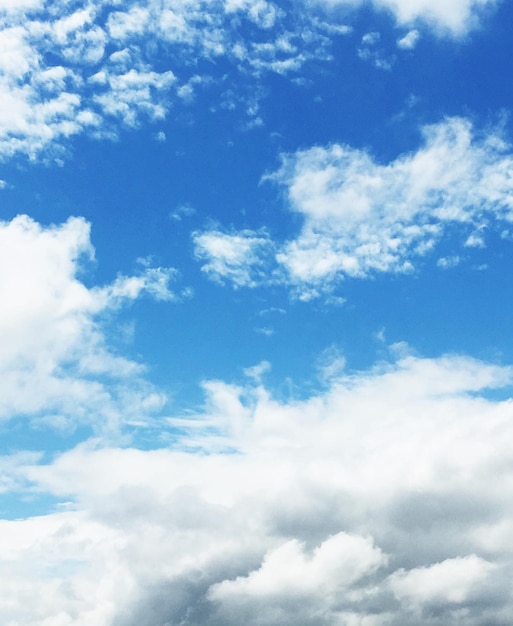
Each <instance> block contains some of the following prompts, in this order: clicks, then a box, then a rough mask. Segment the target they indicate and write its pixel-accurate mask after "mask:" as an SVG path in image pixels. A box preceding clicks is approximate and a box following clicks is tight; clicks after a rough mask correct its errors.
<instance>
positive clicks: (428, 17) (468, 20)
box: [316, 0, 500, 37]
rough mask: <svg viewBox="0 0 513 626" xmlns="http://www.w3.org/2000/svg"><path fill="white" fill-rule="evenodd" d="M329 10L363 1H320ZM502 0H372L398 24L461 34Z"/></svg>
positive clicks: (356, 5) (473, 25)
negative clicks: (392, 16)
mask: <svg viewBox="0 0 513 626" xmlns="http://www.w3.org/2000/svg"><path fill="white" fill-rule="evenodd" d="M316 1H317V3H318V4H320V5H323V6H325V7H326V8H328V9H333V8H337V7H350V8H351V7H355V8H356V7H359V6H361V5H362V4H363V0H316ZM499 2H500V0H452V1H451V2H446V1H445V0H372V4H373V5H374V7H375V8H376V9H378V10H380V9H381V10H382V9H385V10H387V11H389V12H391V13H392V14H393V15H394V17H395V19H396V20H397V23H398V24H401V25H411V24H415V23H417V22H419V21H420V22H423V23H424V24H425V25H428V26H430V27H432V28H433V29H434V30H435V31H436V32H437V33H439V34H441V35H449V36H453V37H461V36H463V35H465V34H466V33H467V32H469V31H470V30H472V29H473V28H477V27H478V26H479V24H480V17H481V15H482V14H483V13H485V12H486V11H489V10H492V9H494V8H495V7H496V6H497V5H498V4H499Z"/></svg>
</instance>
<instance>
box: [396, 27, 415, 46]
mask: <svg viewBox="0 0 513 626" xmlns="http://www.w3.org/2000/svg"><path fill="white" fill-rule="evenodd" d="M419 39H420V33H419V31H418V30H417V29H414V30H410V31H409V32H407V33H406V35H405V36H404V37H401V39H398V40H397V47H398V48H401V49H402V50H413V49H414V48H415V46H416V45H417V43H418V41H419Z"/></svg>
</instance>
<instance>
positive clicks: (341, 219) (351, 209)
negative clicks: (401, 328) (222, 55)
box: [196, 118, 513, 298]
mask: <svg viewBox="0 0 513 626" xmlns="http://www.w3.org/2000/svg"><path fill="white" fill-rule="evenodd" d="M423 136H424V144H423V145H422V146H421V147H420V148H419V149H418V150H417V151H416V152H412V153H408V154H404V155H401V156H399V157H398V158H397V159H395V160H394V161H391V162H389V163H384V164H383V163H379V162H378V161H376V159H375V158H374V157H373V156H372V155H371V154H369V153H368V152H366V151H363V150H357V149H354V148H351V147H350V146H346V145H340V144H334V145H330V146H327V147H315V148H310V149H307V150H304V151H299V152H297V153H294V154H289V155H285V156H284V157H283V161H282V166H281V168H280V169H279V170H278V171H277V172H276V173H274V174H272V175H270V176H268V177H267V178H268V179H271V180H273V181H275V182H277V183H278V184H280V185H281V186H283V187H284V189H285V193H286V195H287V198H288V203H289V208H290V210H291V211H292V212H294V213H297V214H299V215H300V216H301V218H302V220H303V223H302V227H301V230H300V232H299V233H298V235H297V236H296V237H294V238H292V239H290V240H287V241H284V242H281V243H279V244H278V243H276V245H275V247H274V248H273V247H271V246H270V245H268V246H267V247H268V253H269V254H270V256H271V255H272V258H270V257H268V259H267V261H268V263H272V264H274V272H275V274H280V275H281V280H282V282H284V283H286V284H289V285H292V286H293V287H294V288H295V289H297V290H298V292H299V293H300V294H301V297H304V298H308V297H311V296H312V295H316V294H318V293H321V292H322V291H323V290H325V289H331V288H332V287H333V286H334V285H335V284H336V283H337V282H338V281H339V280H340V279H342V278H344V277H353V278H366V277H368V276H370V275H372V274H374V273H376V272H394V273H397V272H409V271H412V270H413V269H414V267H415V263H416V260H418V259H419V258H421V257H423V256H425V255H426V254H427V253H429V252H430V251H433V250H434V249H435V248H436V245H437V244H438V243H439V242H440V241H441V240H443V238H444V236H446V235H447V234H448V233H449V232H450V233H451V234H452V235H453V236H454V233H460V239H461V245H464V246H467V247H469V246H476V245H478V246H484V245H485V243H486V236H485V233H486V230H487V229H494V228H495V229H497V228H499V229H500V230H503V229H504V228H507V227H508V225H509V224H510V223H511V221H512V219H513V202H512V192H513V182H512V179H511V171H512V170H513V156H512V153H511V146H509V145H507V144H506V143H505V142H504V141H503V139H502V138H501V136H500V133H499V132H498V131H497V132H495V131H491V132H485V133H480V132H477V131H476V130H475V129H474V128H473V127H472V124H471V123H470V122H469V121H468V120H466V119H462V118H450V119H447V120H445V121H443V122H441V123H439V124H435V125H431V126H427V127H425V128H424V129H423ZM203 237H208V235H207V234H204V235H203ZM241 237H243V238H246V239H247V247H249V246H250V243H251V241H253V240H254V238H255V233H247V232H244V233H238V234H235V235H228V234H225V235H224V236H223V241H224V243H225V246H228V245H229V244H228V242H229V241H231V240H233V241H234V242H235V239H234V238H237V243H238V247H239V248H241V247H242V242H241V241H240V238H241ZM202 242H203V240H202V239H199V240H198V239H197V240H196V243H197V244H198V245H199V246H200V247H201V249H202V255H203V256H208V257H209V259H210V260H209V263H208V264H207V266H206V267H207V269H208V268H210V267H213V266H214V264H215V262H216V261H215V260H216V258H217V259H218V258H219V255H220V254H221V252H220V251H219V250H218V249H215V248H212V247H211V248H208V247H207V246H205V245H203V243H202ZM239 260H240V263H239V266H238V268H239V273H240V275H242V269H241V268H240V264H241V263H246V264H247V265H248V266H249V265H250V264H251V263H253V262H254V260H253V257H252V256H249V255H245V256H244V258H242V257H240V258H239ZM258 262H259V263H262V262H263V261H262V259H259V260H258ZM244 271H245V272H246V274H247V275H249V272H250V269H249V267H246V268H245V269H244ZM217 272H218V273H222V272H223V267H222V266H221V265H220V264H218V265H217ZM224 275H225V276H226V277H227V278H229V277H230V276H229V272H228V271H224ZM239 284H240V281H239ZM247 284H251V282H250V281H249V280H248V281H247Z"/></svg>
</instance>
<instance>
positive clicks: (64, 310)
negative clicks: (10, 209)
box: [0, 215, 180, 431]
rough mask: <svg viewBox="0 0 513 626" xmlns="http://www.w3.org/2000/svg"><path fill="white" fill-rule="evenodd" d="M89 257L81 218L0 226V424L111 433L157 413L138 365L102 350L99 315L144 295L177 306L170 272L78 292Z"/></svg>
mask: <svg viewBox="0 0 513 626" xmlns="http://www.w3.org/2000/svg"><path fill="white" fill-rule="evenodd" d="M93 256H94V249H93V246H92V244H91V241H90V225H89V224H88V223H87V222H86V221H85V220H84V219H82V218H78V217H75V218H70V219H69V220H68V221H67V222H65V223H63V224H60V225H53V226H42V225H40V224H38V223H37V222H35V221H34V220H32V219H31V218H29V217H27V216H23V215H22V216H18V217H16V218H14V219H13V220H11V221H9V222H0V299H1V301H2V303H3V304H2V307H1V311H0V334H1V335H2V337H3V339H2V351H1V355H0V373H1V376H0V381H1V382H0V397H1V398H2V400H1V402H0V418H1V419H2V420H13V419H15V418H20V417H22V416H24V417H25V419H28V420H30V421H32V422H33V423H40V424H46V425H47V426H51V425H52V424H53V425H55V426H58V425H60V427H62V426H65V427H67V428H71V429H73V428H74V427H76V426H77V425H79V424H81V425H85V426H87V425H89V426H92V427H93V428H98V429H100V430H102V429H107V430H109V429H113V431H116V430H117V429H118V428H122V424H123V423H127V422H129V421H130V420H131V419H132V418H133V417H134V416H136V415H137V416H138V419H141V418H143V416H144V415H148V416H149V415H151V413H152V412H154V411H156V410H159V409H160V408H161V407H162V404H163V402H164V400H165V398H164V396H163V394H161V393H160V392H158V391H157V390H155V389H153V388H152V387H151V385H150V384H149V383H147V382H146V381H145V380H144V377H143V368H142V366H141V365H140V364H138V363H136V362H134V361H132V360H129V359H126V358H123V357H122V356H119V355H117V354H116V353H115V352H114V351H113V350H112V349H111V348H110V347H109V345H108V342H107V339H106V335H105V331H104V327H103V322H102V320H101V316H102V314H104V313H105V312H106V311H109V310H110V311H112V310H115V309H118V308H120V307H121V306H122V305H123V304H124V303H126V302H130V301H133V300H135V299H137V298H139V297H141V295H142V294H144V293H147V294H148V295H150V296H151V297H153V298H155V299H156V300H177V299H179V298H180V296H179V294H177V293H174V292H173V291H171V289H170V283H171V282H174V281H175V280H176V271H175V270H173V269H170V268H158V267H145V268H143V269H142V271H140V272H139V273H138V274H136V275H134V276H121V275H120V276H118V277H117V278H116V279H115V280H114V281H113V282H112V283H111V284H108V285H105V286H93V287H87V286H86V285H85V284H84V282H82V280H81V279H80V275H81V273H82V272H83V271H84V270H85V268H87V265H88V263H89V262H90V261H91V260H92V258H93ZM89 266H90V263H89ZM107 381H109V382H108V384H107Z"/></svg>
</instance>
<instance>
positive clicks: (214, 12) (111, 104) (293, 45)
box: [0, 0, 342, 159]
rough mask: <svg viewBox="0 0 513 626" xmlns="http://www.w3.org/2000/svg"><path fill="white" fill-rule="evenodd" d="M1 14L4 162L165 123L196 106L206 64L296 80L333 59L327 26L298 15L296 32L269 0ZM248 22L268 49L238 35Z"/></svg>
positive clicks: (36, 6)
mask: <svg viewBox="0 0 513 626" xmlns="http://www.w3.org/2000/svg"><path fill="white" fill-rule="evenodd" d="M1 8H2V7H0V9H1ZM3 9H4V13H2V16H0V70H2V71H1V72H0V74H1V78H0V103H1V104H0V120H1V122H0V159H5V158H9V157H11V156H13V155H15V154H18V153H24V154H26V155H28V156H29V157H30V158H36V157H38V156H39V155H40V154H41V152H44V151H45V150H48V149H49V148H52V147H53V148H54V149H55V150H57V151H58V152H59V151H61V152H62V148H63V147H66V146H67V144H68V141H69V139H70V138H71V137H73V136H74V135H77V134H80V133H84V132H87V133H90V134H91V135H92V136H94V137H101V138H102V137H115V136H116V134H117V132H118V129H119V126H120V125H126V126H128V127H136V126H138V125H139V124H140V123H141V122H142V121H144V120H149V121H154V120H159V119H162V118H163V117H165V116H166V115H167V114H168V112H169V110H170V108H171V106H172V105H173V103H177V102H178V103H180V102H183V103H187V102H191V101H192V100H193V96H194V89H193V86H194V85H195V84H196V83H199V82H203V83H206V82H208V78H209V77H208V76H200V75H197V71H198V70H197V64H198V60H200V59H209V60H210V61H216V60H217V59H219V58H221V57H223V58H224V59H227V60H228V61H229V62H230V63H232V64H233V65H234V66H235V67H237V68H238V69H240V70H241V71H242V74H241V75H240V76H243V75H247V74H248V73H249V74H251V75H253V76H255V75H256V74H261V73H263V72H277V73H280V74H287V73H289V72H295V71H297V70H298V69H299V68H300V67H301V66H302V65H303V64H304V63H305V62H306V61H308V60H309V59H312V58H324V59H326V58H328V57H329V53H328V48H329V45H330V38H329V37H328V36H327V34H326V33H327V31H326V28H325V27H324V25H323V24H321V23H320V22H319V21H318V20H317V21H316V20H311V19H309V16H308V15H307V14H305V13H304V12H302V10H301V8H300V7H299V8H296V9H293V11H294V13H295V18H296V19H297V28H294V29H293V30H289V29H288V27H287V24H288V22H289V20H288V18H287V15H286V14H285V12H284V11H283V10H282V9H280V8H279V7H278V6H277V5H276V4H275V3H274V2H267V1H265V0H240V1H236V2H234V1H231V0H227V1H226V2H216V3H212V2H209V1H208V0H187V1H185V2H170V1H169V0H166V1H165V2H160V1H158V0H151V1H150V2H144V3H143V2H134V3H131V6H130V7H124V6H122V5H121V4H119V3H114V6H112V4H111V3H107V2H105V1H103V0H102V1H99V2H96V3H94V4H89V5H88V6H87V7H85V8H84V7H82V8H77V7H76V6H75V5H74V4H73V3H69V2H67V1H65V0H59V2H57V3H55V2H53V3H51V2H49V1H46V2H30V1H27V2H24V3H18V5H17V6H15V5H14V3H9V2H7V3H6V0H4V4H3ZM16 9H18V10H16ZM247 22H250V23H251V28H252V30H253V31H254V30H255V29H256V30H257V32H260V34H262V33H264V34H265V42H263V41H261V36H260V35H258V34H257V35H256V36H255V38H254V40H253V39H252V38H251V37H248V32H249V31H248V30H247V29H246V30H244V31H243V30H242V29H241V27H242V26H243V25H244V23H247ZM306 30H308V34H307V33H306ZM242 32H244V36H243V35H242ZM341 33H342V31H340V32H339V31H337V32H334V33H333V34H332V36H337V35H338V34H341ZM49 59H51V60H49ZM163 61H165V63H163ZM163 64H164V65H165V66H166V67H165V69H164V70H162V69H161V68H162V65H163ZM210 67H211V71H212V72H213V73H214V74H215V72H216V70H215V65H214V64H211V66H210ZM222 73H223V75H224V73H225V70H224V69H223V70H222ZM233 87H234V88H235V89H236V88H237V86H236V85H233ZM52 156H53V157H55V155H52Z"/></svg>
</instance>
